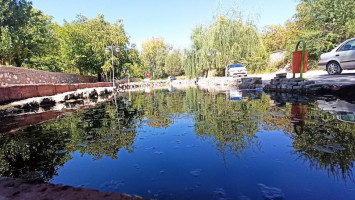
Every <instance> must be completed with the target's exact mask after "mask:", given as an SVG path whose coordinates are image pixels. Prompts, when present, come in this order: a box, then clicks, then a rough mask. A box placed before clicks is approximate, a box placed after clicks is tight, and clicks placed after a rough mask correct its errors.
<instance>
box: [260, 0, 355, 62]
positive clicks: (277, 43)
mask: <svg viewBox="0 0 355 200" xmlns="http://www.w3.org/2000/svg"><path fill="white" fill-rule="evenodd" d="M354 34H355V2H354V1H352V0H334V1H330V0H301V1H300V3H299V4H298V5H297V13H296V14H295V15H294V16H293V18H292V19H291V20H289V21H288V22H287V23H286V24H285V25H284V26H268V27H266V28H264V31H263V38H264V43H265V46H266V48H267V49H268V51H274V50H279V49H287V52H288V58H289V59H290V58H291V53H292V52H293V51H294V49H295V45H296V43H297V42H298V41H299V40H300V39H305V40H306V42H307V47H308V48H307V49H308V50H309V60H310V62H311V63H316V62H317V60H318V58H319V56H320V55H321V54H322V53H325V52H329V51H331V50H332V49H334V48H335V47H336V46H337V45H338V44H340V43H341V42H343V41H345V40H346V39H349V38H351V37H353V36H354ZM309 67H310V68H312V67H313V66H309Z"/></svg>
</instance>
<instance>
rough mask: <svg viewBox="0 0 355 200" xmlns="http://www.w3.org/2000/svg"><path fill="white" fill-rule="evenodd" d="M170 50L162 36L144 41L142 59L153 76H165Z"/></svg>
mask: <svg viewBox="0 0 355 200" xmlns="http://www.w3.org/2000/svg"><path fill="white" fill-rule="evenodd" d="M168 51H169V49H168V45H167V44H165V42H164V39H162V38H152V39H149V40H147V41H144V42H143V43H142V53H141V59H142V62H143V64H144V67H145V68H147V69H148V72H149V73H150V74H152V77H153V78H162V77H164V76H165V71H164V67H165V60H166V57H167V55H168Z"/></svg>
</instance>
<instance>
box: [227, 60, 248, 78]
mask: <svg viewBox="0 0 355 200" xmlns="http://www.w3.org/2000/svg"><path fill="white" fill-rule="evenodd" d="M227 76H228V77H236V76H244V77H246V76H248V72H247V68H246V67H245V66H244V65H242V64H240V63H237V64H231V65H229V66H228V70H227Z"/></svg>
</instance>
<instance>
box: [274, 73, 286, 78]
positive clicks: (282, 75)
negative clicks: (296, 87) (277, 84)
mask: <svg viewBox="0 0 355 200" xmlns="http://www.w3.org/2000/svg"><path fill="white" fill-rule="evenodd" d="M276 77H277V78H286V77H287V73H280V74H276Z"/></svg>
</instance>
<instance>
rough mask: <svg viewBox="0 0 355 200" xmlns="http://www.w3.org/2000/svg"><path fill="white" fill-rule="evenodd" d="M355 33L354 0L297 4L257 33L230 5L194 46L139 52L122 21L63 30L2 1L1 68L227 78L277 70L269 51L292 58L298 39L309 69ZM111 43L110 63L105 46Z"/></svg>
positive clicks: (15, 2)
mask: <svg viewBox="0 0 355 200" xmlns="http://www.w3.org/2000/svg"><path fill="white" fill-rule="evenodd" d="M354 34H355V2H353V1H351V0H334V1H330V0H300V2H299V4H298V5H297V12H296V14H295V15H294V16H293V17H292V18H291V19H289V20H288V21H287V22H286V23H285V24H284V25H272V26H267V27H264V29H263V30H262V31H259V30H258V28H257V27H256V25H255V22H254V21H253V20H252V19H246V18H245V17H244V16H243V14H242V13H241V12H240V11H239V10H237V9H235V8H232V9H231V10H229V11H227V12H225V13H219V14H217V15H216V16H215V17H214V19H213V20H212V22H211V23H210V24H207V25H204V26H203V25H197V26H196V27H195V28H194V29H193V30H192V33H191V41H192V46H191V47H189V48H186V49H182V50H181V49H174V48H173V47H172V46H171V45H169V44H167V43H166V42H165V41H164V39H163V38H150V39H147V40H146V41H144V42H143V43H142V50H141V51H139V50H138V49H137V47H136V45H135V44H132V43H130V41H129V36H128V34H127V33H126V31H125V29H124V24H123V21H122V20H117V21H116V22H115V23H113V24H111V23H110V22H108V21H106V20H105V18H104V16H103V15H98V16H97V17H96V18H93V19H88V18H87V17H85V16H83V15H78V16H77V18H76V19H75V20H73V21H71V22H67V21H65V22H64V24H63V25H58V24H57V23H55V22H53V21H52V18H51V17H50V16H48V15H46V14H44V13H43V12H41V11H39V10H37V9H35V8H33V7H32V3H31V2H30V1H28V0H0V63H1V64H2V65H13V66H18V67H26V68H33V69H42V70H47V71H54V72H67V73H76V74H85V75H97V76H98V77H100V78H102V79H105V80H109V79H110V77H112V63H113V65H114V67H115V77H117V78H123V77H138V78H144V76H145V75H146V74H148V73H149V74H151V76H152V77H153V78H154V79H157V78H164V77H167V76H169V75H173V76H179V75H185V76H186V77H188V78H195V77H198V76H223V75H224V74H225V68H226V67H227V66H228V65H229V64H232V63H242V64H244V65H246V66H247V68H248V71H249V72H250V73H257V72H270V71H275V70H277V68H278V67H280V66H278V65H280V63H279V64H275V63H270V62H269V55H270V52H272V51H276V50H280V49H286V50H287V55H288V56H287V60H285V63H286V62H287V61H289V60H290V55H291V52H292V51H294V48H295V44H296V43H297V41H298V40H299V39H301V38H303V39H305V40H306V41H307V43H308V49H309V53H310V54H309V58H310V61H311V64H313V65H314V66H315V65H316V64H315V63H316V61H317V59H318V57H319V55H320V54H321V53H324V52H327V51H329V50H331V49H332V48H334V47H335V46H336V45H337V44H339V43H340V42H342V41H344V40H345V39H347V38H350V37H352V36H354ZM107 46H114V47H117V48H118V50H119V51H118V52H116V51H115V49H116V48H115V49H113V50H114V52H113V53H114V57H113V61H112V60H111V59H112V57H111V53H105V51H104V50H105V47H107Z"/></svg>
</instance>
